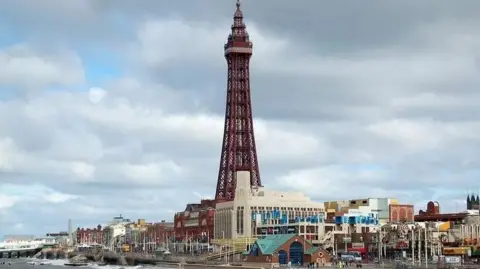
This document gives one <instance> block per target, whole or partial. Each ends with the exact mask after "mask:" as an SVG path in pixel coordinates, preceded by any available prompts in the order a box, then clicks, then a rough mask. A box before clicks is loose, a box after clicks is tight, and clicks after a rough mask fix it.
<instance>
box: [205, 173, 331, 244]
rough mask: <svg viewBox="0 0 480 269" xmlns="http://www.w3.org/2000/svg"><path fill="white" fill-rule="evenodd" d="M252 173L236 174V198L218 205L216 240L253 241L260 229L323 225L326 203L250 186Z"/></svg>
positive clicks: (303, 196)
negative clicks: (267, 226)
mask: <svg viewBox="0 0 480 269" xmlns="http://www.w3.org/2000/svg"><path fill="white" fill-rule="evenodd" d="M250 178H251V176H250V172H248V171H238V172H236V181H237V182H236V183H237V184H236V188H235V196H234V197H235V198H234V199H233V201H228V202H222V203H217V204H216V210H215V220H214V223H215V224H214V235H215V239H237V238H250V237H253V236H255V235H256V231H257V227H260V226H262V225H265V224H267V222H268V223H269V224H277V225H281V224H288V223H295V222H299V221H307V220H308V221H310V222H313V223H319V222H323V219H324V218H325V210H324V204H323V203H318V202H314V201H312V200H311V199H310V198H308V197H306V196H305V195H304V194H302V193H294V192H279V191H273V190H268V189H266V188H264V187H260V186H258V187H251V184H250Z"/></svg>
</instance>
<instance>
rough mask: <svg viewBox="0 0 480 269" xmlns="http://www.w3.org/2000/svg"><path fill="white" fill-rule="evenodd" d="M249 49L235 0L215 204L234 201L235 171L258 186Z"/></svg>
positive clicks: (248, 42)
mask: <svg viewBox="0 0 480 269" xmlns="http://www.w3.org/2000/svg"><path fill="white" fill-rule="evenodd" d="M252 48H253V44H252V42H250V39H249V36H248V33H247V31H246V26H245V23H244V21H243V13H242V11H241V9H240V1H239V0H237V10H236V11H235V14H234V15H233V25H232V32H231V33H230V34H229V35H228V40H227V43H226V44H225V58H226V60H227V65H228V82H227V105H226V108H225V126H224V133H223V142H222V154H221V158H220V168H219V171H218V181H217V191H216V194H215V200H216V201H217V202H225V201H231V200H233V199H234V196H235V187H236V178H235V177H236V172H237V171H249V172H250V184H251V186H253V187H255V186H261V181H260V172H259V169H258V157H257V149H256V146H255V136H254V132H253V116H252V103H251V96H250V66H249V64H250V57H251V56H252Z"/></svg>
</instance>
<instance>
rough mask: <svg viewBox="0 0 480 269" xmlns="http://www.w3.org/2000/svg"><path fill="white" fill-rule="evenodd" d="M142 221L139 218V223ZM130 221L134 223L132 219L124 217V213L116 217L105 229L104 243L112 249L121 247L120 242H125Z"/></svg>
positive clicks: (103, 234)
mask: <svg viewBox="0 0 480 269" xmlns="http://www.w3.org/2000/svg"><path fill="white" fill-rule="evenodd" d="M140 222H141V221H140V220H139V223H140ZM143 222H144V221H143ZM130 223H132V221H131V220H130V219H126V218H124V217H123V216H122V215H120V216H118V217H114V218H113V219H112V221H111V222H110V223H109V224H108V225H107V226H105V227H104V229H103V233H102V237H103V238H102V239H103V240H102V244H103V245H104V246H106V247H108V248H110V249H113V248H115V247H119V245H120V244H123V243H125V235H126V231H127V226H128V225H129V224H130Z"/></svg>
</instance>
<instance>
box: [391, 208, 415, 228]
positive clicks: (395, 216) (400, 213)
mask: <svg viewBox="0 0 480 269" xmlns="http://www.w3.org/2000/svg"><path fill="white" fill-rule="evenodd" d="M389 212H390V216H389V222H390V223H398V222H413V221H414V213H413V212H414V208H413V205H405V204H403V205H401V204H396V205H389Z"/></svg>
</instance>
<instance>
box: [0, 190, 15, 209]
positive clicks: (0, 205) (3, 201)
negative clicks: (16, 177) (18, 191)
mask: <svg viewBox="0 0 480 269" xmlns="http://www.w3.org/2000/svg"><path fill="white" fill-rule="evenodd" d="M15 203H16V199H15V198H13V197H10V196H8V195H3V194H0V211H1V210H2V209H7V208H11V207H13V206H14V205H15Z"/></svg>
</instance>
